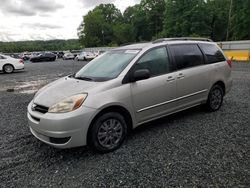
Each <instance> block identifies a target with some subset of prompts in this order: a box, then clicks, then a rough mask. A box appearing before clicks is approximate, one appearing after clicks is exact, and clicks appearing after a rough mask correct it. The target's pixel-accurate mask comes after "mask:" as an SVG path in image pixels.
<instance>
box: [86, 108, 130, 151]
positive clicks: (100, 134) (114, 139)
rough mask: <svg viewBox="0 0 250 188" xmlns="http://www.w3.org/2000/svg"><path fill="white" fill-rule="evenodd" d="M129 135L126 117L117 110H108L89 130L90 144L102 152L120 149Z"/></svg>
mask: <svg viewBox="0 0 250 188" xmlns="http://www.w3.org/2000/svg"><path fill="white" fill-rule="evenodd" d="M126 135H127V124H126V121H125V119H124V117H123V116H122V115H121V114H119V113H116V112H108V113H105V114H103V115H101V116H100V117H98V118H97V120H96V121H95V122H94V124H93V125H92V127H91V129H90V132H89V142H90V145H91V146H92V147H93V148H94V149H95V150H97V151H98V152H101V153H107V152H110V151H113V150H116V149H118V148H119V147H120V146H121V144H122V143H123V141H124V139H125V137H126Z"/></svg>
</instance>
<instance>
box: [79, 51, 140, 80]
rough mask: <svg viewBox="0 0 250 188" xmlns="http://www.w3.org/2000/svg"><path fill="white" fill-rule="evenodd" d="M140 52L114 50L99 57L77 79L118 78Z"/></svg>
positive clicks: (80, 72) (83, 69) (84, 68)
mask: <svg viewBox="0 0 250 188" xmlns="http://www.w3.org/2000/svg"><path fill="white" fill-rule="evenodd" d="M139 51H140V50H113V51H110V52H107V53H105V54H103V55H102V56H99V57H97V58H96V59H94V60H93V61H91V62H90V63H89V64H87V65H86V66H85V67H83V68H82V69H81V70H80V71H79V72H77V73H76V74H75V78H78V79H83V80H84V79H85V80H92V81H106V80H111V79H113V78H116V77H117V76H118V75H119V74H120V73H121V72H122V71H123V70H124V69H125V68H126V67H127V65H128V64H129V63H130V62H131V60H132V59H133V58H134V57H135V56H136V55H137V54H138V53H139Z"/></svg>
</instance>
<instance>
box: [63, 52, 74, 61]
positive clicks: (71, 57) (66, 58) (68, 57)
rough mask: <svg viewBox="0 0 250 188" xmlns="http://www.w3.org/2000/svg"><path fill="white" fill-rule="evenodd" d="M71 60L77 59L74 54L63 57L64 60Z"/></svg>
mask: <svg viewBox="0 0 250 188" xmlns="http://www.w3.org/2000/svg"><path fill="white" fill-rule="evenodd" d="M69 59H75V56H74V54H72V53H65V54H64V55H63V60H69Z"/></svg>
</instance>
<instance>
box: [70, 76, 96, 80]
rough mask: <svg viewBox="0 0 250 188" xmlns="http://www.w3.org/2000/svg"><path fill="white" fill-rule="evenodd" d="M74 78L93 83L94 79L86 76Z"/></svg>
mask: <svg viewBox="0 0 250 188" xmlns="http://www.w3.org/2000/svg"><path fill="white" fill-rule="evenodd" d="M74 78H75V79H78V80H86V81H93V78H90V77H86V76H77V77H74Z"/></svg>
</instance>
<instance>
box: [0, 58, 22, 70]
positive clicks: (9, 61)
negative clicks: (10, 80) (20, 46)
mask: <svg viewBox="0 0 250 188" xmlns="http://www.w3.org/2000/svg"><path fill="white" fill-rule="evenodd" d="M21 69H24V62H23V60H22V59H15V58H13V57H10V56H6V55H2V54H0V71H3V72H4V73H7V74H9V73H12V72H13V71H15V70H21Z"/></svg>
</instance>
